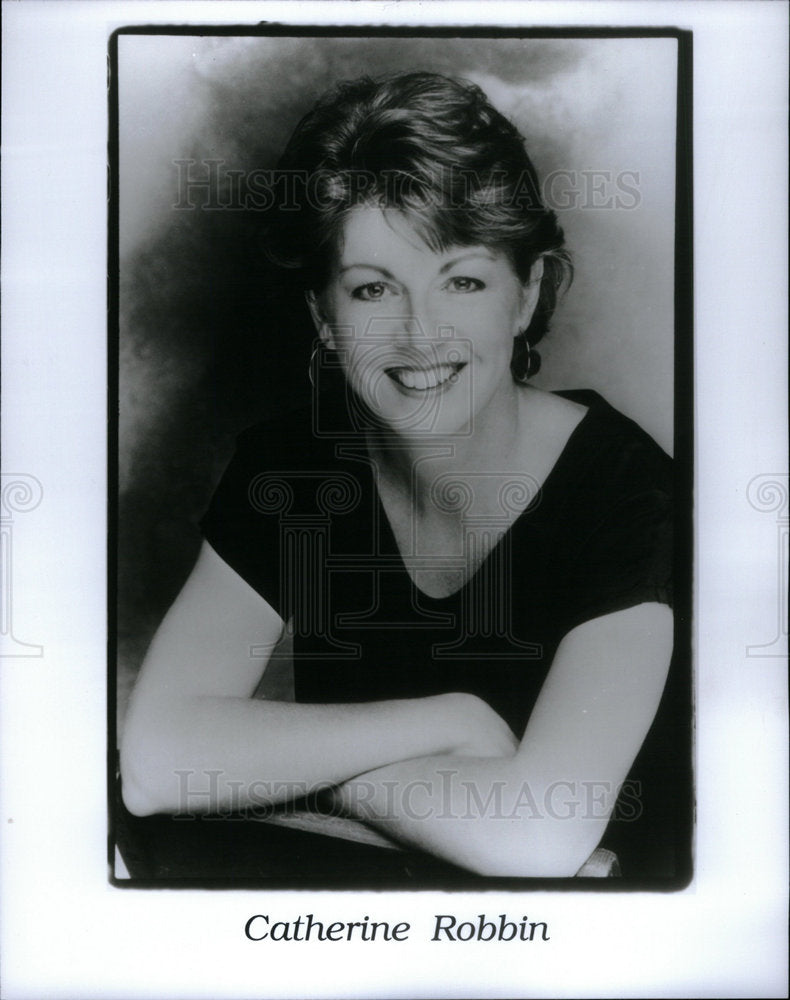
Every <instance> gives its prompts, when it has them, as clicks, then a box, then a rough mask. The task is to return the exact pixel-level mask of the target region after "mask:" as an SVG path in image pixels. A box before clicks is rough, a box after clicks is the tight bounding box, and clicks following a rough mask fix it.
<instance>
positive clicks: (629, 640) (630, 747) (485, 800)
mask: <svg viewBox="0 0 790 1000" xmlns="http://www.w3.org/2000/svg"><path fill="white" fill-rule="evenodd" d="M671 651H672V616H671V612H670V611H669V609H668V608H666V607H664V606H663V605H659V604H642V605H639V606H638V607H635V608H630V609H628V610H626V611H620V612H617V613H615V614H611V615H607V616H604V617H602V618H598V619H596V620H594V621H590V622H587V623H585V624H583V625H580V626H579V627H578V628H575V629H574V630H573V631H572V632H570V633H569V634H568V635H567V636H566V637H565V639H564V640H563V642H562V643H561V644H560V647H559V649H558V651H557V655H556V657H555V660H554V663H553V664H552V667H551V670H550V672H549V675H548V677H547V679H546V682H545V684H544V686H543V689H542V691H541V693H540V696H539V698H538V701H537V703H536V705H535V708H534V710H533V712H532V715H531V717H530V720H529V724H528V726H527V730H526V732H525V734H524V738H523V740H522V742H521V745H520V746H519V748H518V750H517V752H516V753H515V754H513V755H503V756H501V757H500V758H490V757H489V758H481V757H476V756H465V755H458V754H456V755H432V756H428V757H426V758H423V759H419V760H408V761H404V762H402V763H396V764H393V765H391V766H388V767H385V768H380V769H378V770H376V771H374V772H372V773H368V774H365V775H361V776H359V777H358V778H356V779H354V780H353V781H351V782H348V783H346V784H345V785H344V786H343V787H342V788H341V789H339V790H338V793H337V794H338V797H339V799H340V801H341V802H342V803H343V804H344V806H345V807H346V808H347V809H348V811H349V812H351V813H352V814H353V815H356V816H357V817H359V818H361V819H366V820H368V821H369V822H372V823H373V824H374V825H376V826H379V827H380V828H381V829H382V830H385V831H386V832H387V833H389V834H390V835H391V836H395V837H398V838H399V839H401V840H403V841H405V842H407V843H409V844H412V845H414V846H417V847H419V848H421V849H423V850H426V851H429V852H431V853H433V854H436V855H438V856H440V857H443V858H445V859H447V860H449V861H452V862H454V863H455V864H458V865H461V866H463V867H466V868H469V869H471V870H473V871H476V872H478V873H480V874H483V875H512V876H559V877H563V876H571V875H574V874H575V873H576V872H577V871H578V870H579V868H580V867H581V866H582V864H583V863H584V862H585V861H586V859H587V858H588V857H589V855H590V854H591V853H592V851H593V850H594V849H595V848H596V846H597V845H598V843H599V841H600V839H601V837H602V835H603V832H604V830H605V828H606V824H607V822H608V819H609V816H610V814H611V810H612V809H613V807H614V804H615V800H616V797H617V792H618V789H619V787H620V785H621V784H622V782H623V781H624V780H625V778H626V776H627V774H628V771H629V769H630V767H631V764H632V763H633V760H634V758H635V757H636V754H637V753H638V751H639V748H640V746H641V745H642V742H643V740H644V738H645V735H646V734H647V730H648V729H649V727H650V724H651V722H652V720H653V717H654V715H655V712H656V709H657V707H658V703H659V700H660V698H661V693H662V691H663V687H664V683H665V680H666V675H667V670H668V666H669V660H670V656H671Z"/></svg>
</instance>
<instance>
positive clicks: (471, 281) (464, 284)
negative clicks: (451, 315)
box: [445, 274, 486, 292]
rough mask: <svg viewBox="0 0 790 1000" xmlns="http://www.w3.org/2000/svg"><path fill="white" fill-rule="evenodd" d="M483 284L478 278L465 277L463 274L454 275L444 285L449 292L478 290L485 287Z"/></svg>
mask: <svg viewBox="0 0 790 1000" xmlns="http://www.w3.org/2000/svg"><path fill="white" fill-rule="evenodd" d="M485 287H486V286H485V284H484V283H483V282H482V281H480V280H479V278H467V277H466V276H465V275H460V274H459V275H456V276H455V277H453V278H450V280H449V281H448V282H447V284H446V285H445V288H448V289H449V290H450V291H451V292H479V291H481V290H482V289H483V288H485Z"/></svg>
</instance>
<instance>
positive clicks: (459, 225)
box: [266, 73, 572, 380]
mask: <svg viewBox="0 0 790 1000" xmlns="http://www.w3.org/2000/svg"><path fill="white" fill-rule="evenodd" d="M277 176H278V178H280V179H281V180H282V179H283V178H287V180H288V183H287V184H284V185H280V187H279V188H278V190H280V191H281V192H283V191H284V192H286V194H285V195H282V194H281V196H280V197H278V198H277V199H276V200H275V204H274V206H273V207H272V209H271V211H270V212H269V213H268V219H267V225H266V248H267V254H268V255H269V257H270V258H271V260H273V261H274V262H275V263H276V264H278V265H280V266H281V267H284V268H287V269H289V270H291V271H292V272H293V273H294V277H295V278H296V280H297V282H298V284H299V285H300V287H301V288H302V289H303V290H308V289H311V290H313V291H314V292H320V291H321V290H322V288H323V287H324V285H325V284H326V282H327V280H328V279H329V275H330V272H331V265H332V260H333V257H334V255H335V253H336V251H337V248H338V246H339V243H340V239H341V238H342V232H343V226H344V223H345V220H346V218H347V216H348V214H349V212H350V211H351V210H352V209H353V208H354V207H356V206H358V205H362V204H375V205H378V206H380V207H382V208H394V209H397V210H398V211H400V212H402V213H404V214H405V215H406V216H407V218H408V219H409V222H410V223H411V224H412V225H413V226H414V227H415V228H416V230H417V232H418V233H419V234H420V236H421V238H422V239H423V240H424V241H425V243H426V244H427V245H428V246H429V247H431V248H432V249H434V250H437V251H439V250H441V251H444V250H446V249H448V248H449V247H452V246H473V245H483V246H487V247H489V248H491V249H494V250H498V251H500V252H502V253H504V254H505V255H506V256H507V257H508V258H509V260H510V262H511V264H512V266H513V268H514V270H515V272H516V274H517V275H518V276H519V278H520V279H521V280H522V281H525V280H527V278H528V277H529V274H530V272H531V270H532V266H533V264H534V263H535V262H536V261H537V260H538V259H542V260H543V278H542V281H541V288H540V294H539V297H538V302H537V306H536V309H535V312H534V314H533V316H532V320H531V322H530V325H529V327H528V328H527V329H526V330H524V331H523V332H522V333H521V334H519V336H518V337H516V339H515V343H514V349H513V357H512V360H511V371H512V373H513V377H514V378H516V379H517V380H524V379H525V378H528V377H529V376H530V375H534V374H535V373H536V372H537V370H538V368H539V366H540V357H539V355H538V353H537V351H535V350H534V349H532V348H533V346H534V345H535V344H537V343H538V341H540V340H541V338H542V337H543V336H544V335H545V334H546V332H547V330H548V327H549V321H550V319H551V316H552V314H553V312H554V309H555V306H556V303H557V296H558V292H559V289H560V288H561V286H562V285H563V283H564V282H566V281H567V282H570V280H571V278H572V266H571V261H570V256H569V254H568V253H567V251H566V250H565V248H564V237H563V233H562V229H561V228H560V226H559V224H558V222H557V217H556V215H555V214H554V212H553V211H551V210H550V209H548V208H547V207H546V206H545V204H544V203H543V200H542V198H541V196H540V186H539V182H538V177H537V173H536V171H535V168H534V166H533V165H532V161H531V160H530V158H529V155H528V154H527V151H526V149H525V146H524V139H523V137H522V136H521V134H520V133H519V132H518V130H517V129H516V128H515V126H514V125H513V124H512V123H511V122H510V121H508V120H507V118H505V117H504V115H502V114H500V112H498V111H496V110H495V109H494V108H493V107H492V106H491V104H490V103H489V101H488V99H487V98H486V96H485V94H484V93H483V91H482V90H481V89H480V88H479V87H477V86H475V85H474V84H471V83H468V82H465V81H461V80H457V79H452V78H449V77H446V76H440V75H438V74H434V73H406V74H398V75H394V76H389V77H385V78H383V79H379V80H374V79H371V78H370V77H362V78H360V79H356V80H350V81H347V82H344V83H341V84H339V85H338V86H337V87H336V88H335V89H334V90H332V91H331V92H330V93H328V94H327V95H326V96H324V97H323V98H322V99H321V100H319V101H318V103H317V104H316V105H315V107H314V108H313V109H312V110H311V111H310V112H309V113H308V114H307V115H306V116H305V117H304V118H303V119H302V120H301V121H300V123H299V124H298V125H297V127H296V129H295V131H294V133H293V135H292V136H291V139H290V140H289V142H288V145H287V146H286V148H285V151H284V152H283V155H282V157H281V158H280V161H279V163H278V168H277Z"/></svg>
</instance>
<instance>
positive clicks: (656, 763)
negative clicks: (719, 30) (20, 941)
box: [110, 29, 693, 889]
mask: <svg viewBox="0 0 790 1000" xmlns="http://www.w3.org/2000/svg"><path fill="white" fill-rule="evenodd" d="M688 44H689V39H688V38H687V37H686V36H685V35H684V34H683V33H682V32H677V31H674V32H673V31H663V32H662V31H655V32H644V33H641V34H640V33H637V32H630V33H629V32H608V33H606V32H602V33H579V32H577V33H573V32H566V33H560V32H555V33H554V34H553V35H551V34H550V33H543V34H542V35H535V34H533V35H532V36H530V35H529V33H523V32H522V33H519V34H517V33H508V32H505V31H500V32H498V33H495V34H493V35H489V36H488V37H485V36H483V35H480V34H478V35H475V33H474V31H471V30H469V31H465V32H462V31H456V32H450V31H446V32H437V31H434V32H429V31H423V32H419V33H418V32H414V31H412V32H400V33H398V32H392V31H391V32H376V31H372V30H369V31H365V32H362V31H357V32H351V31H347V32H343V31H342V30H339V29H338V30H336V31H324V32H320V33H317V32H312V33H311V32H302V33H299V32H297V31H295V30H291V31H285V30H283V29H279V30H271V31H269V32H268V33H265V32H261V33H252V32H248V33H245V34H241V33H233V32H225V33H215V34H211V33H208V34H205V33H204V34H195V33H185V32H172V33H157V32H156V31H153V30H149V31H121V32H120V33H118V34H117V35H116V36H115V37H114V39H113V54H112V55H113V58H112V63H113V73H114V77H113V85H114V95H115V97H116V99H117V119H116V122H115V123H114V124H115V126H116V131H115V136H114V139H115V140H116V141H117V147H116V148H115V150H114V153H115V157H114V163H115V168H116V173H115V176H114V181H113V183H114V188H113V195H114V202H113V204H114V207H115V209H116V210H117V215H116V217H115V224H116V228H115V230H114V233H115V237H116V238H117V246H116V251H117V256H116V258H115V264H116V271H115V274H116V276H117V285H116V288H115V293H116V295H115V308H116V313H115V315H116V318H117V340H114V339H113V336H114V332H111V358H112V359H113V361H112V362H111V367H112V364H114V365H115V368H116V372H117V383H116V388H117V399H118V419H117V426H116V428H115V429H116V431H117V450H116V457H117V482H116V483H115V484H114V487H115V498H116V501H115V504H114V509H115V520H114V524H113V526H112V537H113V539H114V542H115V556H116V568H117V579H116V580H113V581H112V583H113V585H114V586H115V587H116V589H115V598H116V603H115V606H114V613H115V614H116V615H117V618H116V621H115V623H114V625H115V636H116V639H117V642H116V652H117V675H115V673H114V671H115V666H116V665H115V664H114V665H113V668H112V669H113V683H114V691H115V695H116V708H117V719H116V723H115V725H113V726H111V734H110V739H111V747H110V749H111V755H115V754H116V752H117V757H113V759H115V760H116V762H117V771H116V774H115V775H114V776H113V792H112V799H113V802H112V814H113V831H114V838H115V845H116V854H115V859H116V860H115V879H116V882H117V883H118V884H120V883H122V882H124V881H126V882H131V883H135V882H139V881H146V882H149V881H150V882H152V883H154V884H157V883H162V884H172V883H176V884H177V883H178V882H179V881H180V882H182V883H183V882H190V883H197V884H202V883H208V884H218V883H221V884H228V885H231V886H232V885H234V884H239V883H245V884H246V883H254V884H258V883H259V882H260V884H269V885H280V886H293V887H301V886H308V887H309V886H318V885H321V886H327V887H338V888H342V887H348V886H370V887H380V886H387V887H397V888H420V887H423V886H440V887H448V888H467V889H468V888H474V887H475V886H478V887H479V886H482V885H485V884H489V883H488V880H490V879H497V880H499V881H498V883H497V884H501V885H504V886H511V885H512V886H521V885H523V881H522V880H524V879H543V880H545V879H552V880H553V879H562V880H565V879H576V880H577V882H578V884H579V885H580V886H582V885H583V886H586V887H592V888H596V887H600V886H602V885H604V884H605V885H606V887H607V888H613V887H618V886H620V887H622V888H634V887H644V888H660V889H672V888H680V887H682V886H684V885H686V884H687V882H688V880H689V878H690V877H691V873H692V869H691V856H692V855H691V851H692V836H693V829H692V818H691V817H692V777H691V683H690V670H691V659H690V657H691V617H690V609H691V579H692V577H691V573H692V563H691V553H692V535H691V527H690V525H691V481H692V480H691V469H692V459H693V456H692V453H691V442H692V435H691V413H692V397H691V357H692V337H693V332H692V327H691V287H690V275H691V239H690V215H689V209H688V204H689V198H690V131H689V128H690V124H689V120H688V117H687V114H686V111H685V110H684V109H685V108H686V103H687V99H688V96H689V93H690V91H689V87H690V80H689V78H688V74H687V69H688ZM111 374H112V372H111ZM503 879H504V880H508V881H506V882H502V881H501V880H503ZM601 879H606V883H604V882H602V881H600V880H601Z"/></svg>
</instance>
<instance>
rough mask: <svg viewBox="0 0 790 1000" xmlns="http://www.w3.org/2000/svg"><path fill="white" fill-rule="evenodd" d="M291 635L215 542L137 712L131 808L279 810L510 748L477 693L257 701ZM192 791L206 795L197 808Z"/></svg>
mask: <svg viewBox="0 0 790 1000" xmlns="http://www.w3.org/2000/svg"><path fill="white" fill-rule="evenodd" d="M282 629H283V622H282V620H281V619H280V617H279V616H278V615H277V614H276V612H275V611H274V610H273V609H272V608H271V606H270V605H269V604H267V603H266V602H265V601H264V600H262V598H261V597H260V596H259V595H258V594H257V593H256V592H255V591H254V590H252V588H251V587H249V586H248V584H247V583H246V582H245V581H243V580H242V579H241V578H240V577H239V576H238V575H237V574H236V573H235V572H234V571H233V570H232V569H231V568H230V567H229V566H227V564H226V563H225V562H224V561H223V560H222V559H221V558H220V557H219V556H218V555H217V554H216V553H215V552H214V550H213V549H212V548H211V547H210V546H209V545H208V544H205V543H204V545H203V548H202V550H201V553H200V556H199V558H198V561H197V563H196V565H195V568H194V570H193V571H192V574H191V576H190V578H189V580H188V581H187V583H186V584H185V586H184V588H183V590H182V592H181V594H180V595H179V597H178V598H177V600H176V602H175V603H174V605H173V606H172V608H171V609H170V611H169V612H168V614H167V615H166V616H165V619H164V621H163V622H162V624H161V626H160V628H159V630H158V631H157V633H156V636H155V637H154V641H153V643H152V644H151V647H150V649H149V651H148V655H147V657H146V659H145V662H144V664H143V667H142V670H141V673H140V677H139V679H138V682H137V685H136V688H135V691H134V693H133V696H132V700H131V703H130V706H129V713H128V716H127V720H126V725H125V728H124V736H123V742H122V746H121V769H122V774H123V790H124V791H123V794H124V801H125V804H126V806H127V808H128V809H129V810H130V811H131V812H133V813H136V814H137V815H147V814H150V813H156V812H173V811H185V810H194V811H201V812H205V811H213V810H217V809H226V808H240V807H244V806H245V805H250V804H253V805H262V804H272V803H275V802H281V801H285V800H287V799H291V798H295V797H299V796H300V795H304V794H306V793H307V792H308V791H309V790H310V789H313V788H315V787H317V786H321V785H322V784H337V783H338V782H342V781H344V780H346V779H348V778H350V777H352V776H354V775H356V774H359V773H361V772H363V771H370V770H373V769H375V768H377V767H381V766H383V765H386V764H390V763H392V762H393V761H399V760H404V759H407V758H409V757H419V756H424V755H426V754H434V753H447V752H452V751H455V750H459V749H460V750H462V751H463V750H464V749H466V750H467V751H471V752H480V753H497V752H507V750H508V749H509V746H510V742H509V741H510V734H509V730H508V729H507V727H506V726H505V724H504V723H503V722H502V721H501V720H498V719H497V718H496V716H495V715H494V713H493V712H492V711H491V710H490V709H489V708H488V706H486V705H485V704H484V703H483V702H482V701H480V700H479V699H477V698H473V697H471V696H469V695H463V694H448V695H438V696H435V697H430V698H416V699H407V700H397V701H386V702H373V703H366V704H353V705H298V704H290V703H283V702H271V701H257V700H252V698H251V696H252V694H253V692H254V690H255V688H256V686H257V684H258V681H259V680H260V678H261V676H262V674H263V671H264V670H265V668H266V664H267V662H268V659H269V656H270V654H271V651H272V650H273V649H274V647H275V646H276V644H277V642H278V640H279V638H280V635H281V633H282ZM253 647H255V652H256V655H255V656H253V655H252V649H253ZM184 788H193V789H195V794H194V795H193V796H192V799H191V801H183V798H184Z"/></svg>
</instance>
